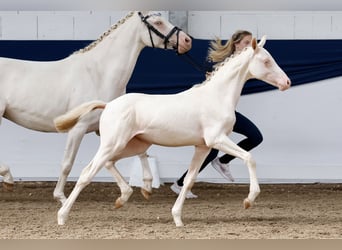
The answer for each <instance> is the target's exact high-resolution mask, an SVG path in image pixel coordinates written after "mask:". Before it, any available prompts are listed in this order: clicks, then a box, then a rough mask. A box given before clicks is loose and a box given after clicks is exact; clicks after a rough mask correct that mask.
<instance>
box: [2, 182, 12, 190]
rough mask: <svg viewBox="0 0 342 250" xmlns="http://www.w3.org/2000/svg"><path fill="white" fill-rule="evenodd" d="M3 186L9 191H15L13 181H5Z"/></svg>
mask: <svg viewBox="0 0 342 250" xmlns="http://www.w3.org/2000/svg"><path fill="white" fill-rule="evenodd" d="M2 187H3V188H4V189H5V190H6V191H9V192H13V190H14V184H13V183H8V182H3V183H2Z"/></svg>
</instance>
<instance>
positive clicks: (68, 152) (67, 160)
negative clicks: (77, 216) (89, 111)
mask: <svg viewBox="0 0 342 250" xmlns="http://www.w3.org/2000/svg"><path fill="white" fill-rule="evenodd" d="M86 131H87V128H86V127H85V126H77V125H76V127H74V128H73V129H71V130H70V131H69V133H68V137H67V143H66V147H65V153H64V158H63V162H62V170H61V174H60V176H59V178H58V182H57V184H56V187H55V190H54V192H53V196H54V198H55V199H56V200H58V201H60V202H61V203H62V204H63V203H64V202H65V200H66V197H65V195H64V187H65V184H66V181H67V178H68V176H69V173H70V171H71V168H72V166H73V164H74V161H75V157H76V154H77V151H78V149H79V147H80V144H81V141H82V139H83V137H84V135H85V133H86Z"/></svg>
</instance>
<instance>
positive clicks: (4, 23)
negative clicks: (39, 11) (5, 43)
mask: <svg viewBox="0 0 342 250" xmlns="http://www.w3.org/2000/svg"><path fill="white" fill-rule="evenodd" d="M0 16H1V39H5V40H35V39H37V21H38V20H37V15H34V14H30V13H21V12H17V13H12V14H10V13H3V14H2V13H0Z"/></svg>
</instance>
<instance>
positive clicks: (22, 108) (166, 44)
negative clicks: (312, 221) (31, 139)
mask: <svg viewBox="0 0 342 250" xmlns="http://www.w3.org/2000/svg"><path fill="white" fill-rule="evenodd" d="M191 45H192V41H191V38H190V37H189V36H188V35H187V34H185V33H184V32H183V31H181V30H180V29H179V28H177V27H175V26H174V25H172V24H171V23H169V22H168V21H166V20H165V19H164V18H163V17H162V16H161V15H160V13H155V12H143V13H141V12H130V13H129V14H128V15H127V16H126V17H124V18H123V19H122V20H120V21H119V22H118V23H117V24H115V25H113V26H112V27H111V28H110V29H109V30H108V31H107V32H105V33H104V34H103V35H102V36H101V37H100V38H99V39H98V40H96V41H94V42H93V43H91V44H90V45H89V46H87V47H85V48H83V49H81V50H79V51H78V52H76V53H74V54H72V55H70V56H69V57H67V58H65V59H63V60H59V61H52V62H34V61H24V60H15V59H9V58H0V70H1V74H0V120H1V117H5V118H6V119H8V120H11V121H12V122H14V123H16V124H18V125H21V126H23V127H26V128H29V129H32V130H37V131H42V132H56V128H55V126H54V122H53V120H54V118H55V117H57V116H59V115H61V114H64V113H66V112H67V111H68V110H71V109H72V108H74V107H76V106H77V105H80V104H81V103H84V102H87V101H90V100H103V101H106V102H107V101H110V100H113V99H114V98H116V97H118V96H120V95H122V94H124V93H125V91H126V85H127V83H128V80H129V78H130V76H131V74H132V72H133V69H134V66H135V64H136V61H137V58H138V56H139V54H140V52H141V50H142V49H143V48H144V47H145V46H151V47H158V48H163V49H174V50H177V52H178V53H180V54H182V53H185V52H186V51H188V50H189V49H190V48H191ZM100 113H101V112H92V114H90V115H89V116H87V117H84V119H80V121H79V123H78V124H77V126H75V127H74V128H73V129H72V130H70V132H69V134H68V138H67V144H66V149H65V155H64V159H63V162H62V170H61V175H60V177H59V179H58V183H57V185H56V188H55V190H54V197H55V198H56V199H57V200H59V201H61V202H62V203H63V202H64V201H65V199H66V198H65V196H64V186H65V183H66V180H67V176H68V174H69V173H70V170H71V168H72V165H73V163H74V160H75V156H76V153H77V151H78V148H79V146H80V143H81V140H82V138H83V136H84V135H85V134H86V133H88V132H92V131H98V121H99V118H100ZM146 162H147V161H146ZM0 175H1V176H3V184H4V186H5V187H6V188H7V189H12V185H13V177H12V175H11V173H10V171H9V168H8V167H7V166H5V165H0Z"/></svg>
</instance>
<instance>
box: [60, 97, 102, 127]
mask: <svg viewBox="0 0 342 250" xmlns="http://www.w3.org/2000/svg"><path fill="white" fill-rule="evenodd" d="M105 107H106V103H105V102H103V101H90V102H86V103H83V104H81V105H80V106H77V107H76V108H74V109H72V110H70V111H68V112H67V113H65V114H64V115H61V116H58V117H57V118H55V119H54V123H55V127H56V130H57V131H58V132H68V131H69V130H70V129H72V128H73V127H74V126H75V125H76V123H77V122H78V121H79V120H80V118H81V117H82V116H83V115H86V114H88V113H89V112H91V111H92V110H94V109H104V108H105Z"/></svg>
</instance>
